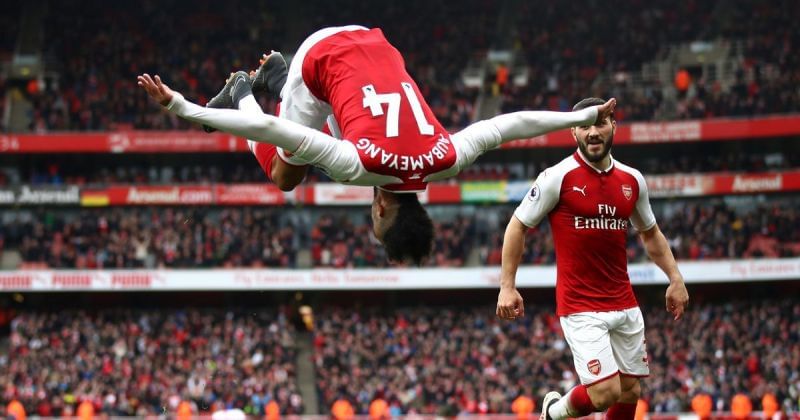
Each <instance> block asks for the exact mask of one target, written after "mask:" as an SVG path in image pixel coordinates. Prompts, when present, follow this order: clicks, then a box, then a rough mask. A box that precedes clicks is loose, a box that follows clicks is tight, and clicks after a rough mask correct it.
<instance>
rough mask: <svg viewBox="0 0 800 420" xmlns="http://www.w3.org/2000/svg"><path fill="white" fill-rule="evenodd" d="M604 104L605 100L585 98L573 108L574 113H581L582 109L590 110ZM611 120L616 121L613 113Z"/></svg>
mask: <svg viewBox="0 0 800 420" xmlns="http://www.w3.org/2000/svg"><path fill="white" fill-rule="evenodd" d="M604 103H606V100H605V99H600V98H584V99H581V100H580V102H578V103H577V104H575V106H573V107H572V110H573V111H580V110H582V109H585V108H589V107H590V106H595V105H603V104H604ZM611 119H612V120H613V119H614V113H613V112H612V113H611Z"/></svg>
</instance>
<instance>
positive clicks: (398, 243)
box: [383, 193, 433, 266]
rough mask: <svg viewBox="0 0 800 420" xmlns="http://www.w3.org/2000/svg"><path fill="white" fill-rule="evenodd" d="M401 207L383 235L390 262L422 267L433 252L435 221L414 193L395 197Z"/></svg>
mask: <svg viewBox="0 0 800 420" xmlns="http://www.w3.org/2000/svg"><path fill="white" fill-rule="evenodd" d="M395 197H397V202H398V203H399V204H400V207H399V208H398V209H397V215H396V216H395V218H394V223H392V226H390V227H389V229H387V230H386V233H384V234H383V246H384V247H386V255H387V257H388V258H389V260H390V261H394V262H404V263H413V264H414V265H416V266H419V265H422V263H423V262H424V260H425V258H427V257H428V256H429V255H430V253H431V250H432V249H433V221H431V217H430V216H428V212H427V211H425V208H424V207H422V204H420V202H419V198H417V195H416V194H414V193H401V194H395Z"/></svg>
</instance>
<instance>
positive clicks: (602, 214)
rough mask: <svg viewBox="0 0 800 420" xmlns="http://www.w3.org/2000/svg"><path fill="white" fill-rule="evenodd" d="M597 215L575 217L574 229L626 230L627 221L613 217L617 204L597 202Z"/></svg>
mask: <svg viewBox="0 0 800 420" xmlns="http://www.w3.org/2000/svg"><path fill="white" fill-rule="evenodd" d="M597 212H598V213H599V216H598V217H584V216H574V217H575V229H601V230H628V221H627V220H626V219H620V218H617V217H614V216H615V215H616V214H617V206H611V205H608V204H598V205H597Z"/></svg>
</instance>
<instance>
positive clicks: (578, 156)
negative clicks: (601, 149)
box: [572, 149, 614, 175]
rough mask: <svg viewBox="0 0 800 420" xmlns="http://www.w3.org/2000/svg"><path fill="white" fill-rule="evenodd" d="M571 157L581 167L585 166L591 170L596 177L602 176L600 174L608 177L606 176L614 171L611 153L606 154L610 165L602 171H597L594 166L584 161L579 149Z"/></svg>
mask: <svg viewBox="0 0 800 420" xmlns="http://www.w3.org/2000/svg"><path fill="white" fill-rule="evenodd" d="M572 156H573V157H574V158H575V160H577V161H578V163H580V164H581V166H585V167H586V168H588V169H591V170H592V171H594V172H595V173H596V174H598V175H602V174H606V175H608V174H610V173H611V171H613V170H614V156H611V153H609V154H608V157H609V158H610V160H609V161H610V163H609V164H608V168H606V169H603V170H600V169H597V168H595V167H594V166H592V165H590V164H589V161H588V160H586V158H585V157H584V156H583V153H581V150H580V149H578V150H576V151H575V153H574V154H573V155H572Z"/></svg>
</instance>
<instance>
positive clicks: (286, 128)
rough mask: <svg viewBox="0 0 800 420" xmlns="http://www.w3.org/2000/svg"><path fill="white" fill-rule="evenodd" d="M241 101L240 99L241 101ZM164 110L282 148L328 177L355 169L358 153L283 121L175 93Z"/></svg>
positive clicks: (308, 129) (336, 141) (345, 175)
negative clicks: (205, 103)
mask: <svg viewBox="0 0 800 420" xmlns="http://www.w3.org/2000/svg"><path fill="white" fill-rule="evenodd" d="M243 100H244V99H243ZM167 109H169V110H170V111H172V112H174V113H175V114H177V115H178V116H179V117H181V118H184V119H187V120H189V121H193V122H196V123H200V124H206V125H209V126H211V127H214V128H216V129H218V130H222V131H224V132H227V133H231V134H234V135H237V136H241V137H244V138H247V139H250V140H253V141H258V142H262V143H269V144H273V145H275V146H278V147H280V148H282V149H286V150H288V151H290V152H292V153H293V154H295V155H297V156H298V157H300V158H301V159H303V160H305V161H306V162H308V163H310V164H312V165H316V166H319V167H322V168H323V169H325V170H326V171H328V172H329V174H331V175H334V174H336V175H338V174H342V175H341V176H342V177H344V179H347V178H350V176H351V175H352V173H351V172H353V173H354V172H356V171H357V168H358V162H359V157H358V151H357V150H356V149H355V147H354V146H353V145H352V144H351V143H350V142H347V141H338V140H337V139H335V138H333V137H331V136H329V135H327V134H325V133H323V132H321V131H318V130H314V129H312V128H308V127H305V126H303V125H300V124H297V123H295V122H292V121H289V120H287V119H285V118H278V117H275V116H272V115H268V114H262V115H254V114H249V113H247V112H244V111H241V110H238V109H215V108H206V107H202V106H200V105H197V104H195V103H192V102H189V101H187V100H186V99H184V97H183V96H182V95H180V94H177V93H176V94H175V95H174V96H173V98H172V100H171V101H170V103H169V104H168V105H167Z"/></svg>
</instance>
